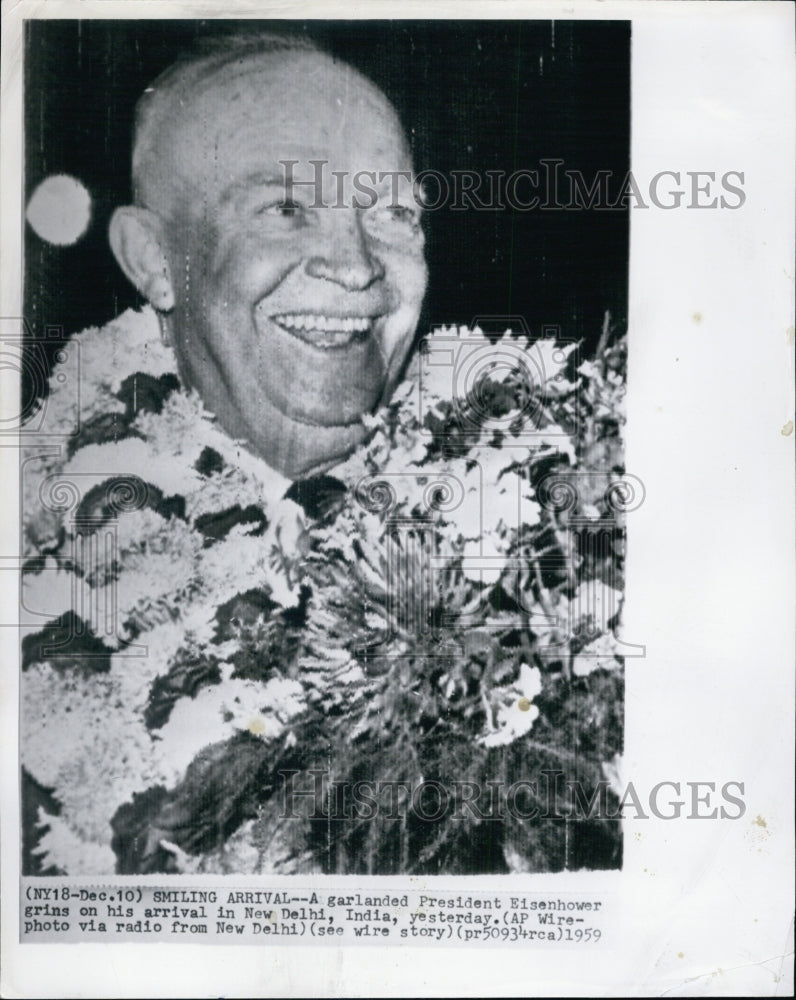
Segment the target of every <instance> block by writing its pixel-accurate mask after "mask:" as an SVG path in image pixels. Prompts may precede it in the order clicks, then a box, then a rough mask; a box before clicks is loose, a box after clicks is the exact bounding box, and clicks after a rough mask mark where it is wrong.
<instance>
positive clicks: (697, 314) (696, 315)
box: [691, 312, 702, 323]
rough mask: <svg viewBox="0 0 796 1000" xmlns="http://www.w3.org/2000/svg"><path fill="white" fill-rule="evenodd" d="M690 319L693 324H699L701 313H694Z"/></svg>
mask: <svg viewBox="0 0 796 1000" xmlns="http://www.w3.org/2000/svg"><path fill="white" fill-rule="evenodd" d="M691 319H692V320H693V321H694V322H695V323H701V322H702V313H701V312H695V313H694V315H693V316H692V317H691Z"/></svg>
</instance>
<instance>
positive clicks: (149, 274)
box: [108, 205, 174, 312]
mask: <svg viewBox="0 0 796 1000" xmlns="http://www.w3.org/2000/svg"><path fill="white" fill-rule="evenodd" d="M161 232H162V224H161V221H160V219H159V218H158V216H157V215H155V213H154V212H150V211H149V209H146V208H139V207H138V206H136V205H126V206H125V207H124V208H117V209H116V211H115V212H114V213H113V216H112V218H111V223H110V228H109V230H108V238H109V240H110V244H111V250H112V251H113V255H114V257H115V258H116V260H117V261H118V263H119V267H121V269H122V270H123V271H124V273H125V274H126V275H127V277H128V278H129V279H130V281H131V282H132V283H133V284H134V285H135V287H136V288H137V289H138V291H139V292H140V293H141V294H142V295H143V296H144V298H145V299H146V300H147V301H148V302H149V303H150V304H151V305H152V306H153V307H154V308H155V309H157V310H158V312H169V311H170V310H171V309H173V308H174V286H173V284H172V281H171V272H170V270H169V265H168V261H167V259H166V254H165V253H164V251H163V239H162V235H161Z"/></svg>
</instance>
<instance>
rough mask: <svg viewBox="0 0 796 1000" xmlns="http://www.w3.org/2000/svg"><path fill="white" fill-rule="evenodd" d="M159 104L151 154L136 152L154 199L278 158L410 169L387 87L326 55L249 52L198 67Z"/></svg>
mask: <svg viewBox="0 0 796 1000" xmlns="http://www.w3.org/2000/svg"><path fill="white" fill-rule="evenodd" d="M153 96H155V95H153ZM163 96H164V98H165V96H166V95H163ZM165 103H166V102H165V101H164V104H165ZM162 111H163V115H162V117H161V120H160V123H159V127H158V128H157V130H156V134H153V133H150V138H151V140H152V142H153V144H152V145H150V154H149V155H148V156H147V154H146V153H145V152H144V150H143V149H141V150H139V152H140V153H143V154H144V156H143V157H142V162H143V160H144V157H145V158H146V159H147V160H148V161H149V163H148V169H146V170H145V175H144V176H142V177H141V180H142V182H143V187H144V188H151V184H149V183H148V182H149V181H151V182H153V183H154V184H155V187H156V188H159V190H160V194H159V195H158V196H157V200H158V201H160V199H161V198H162V197H163V196H164V195H165V193H166V189H167V188H169V189H173V185H174V184H175V183H176V182H179V183H180V184H187V185H188V187H189V188H191V189H193V188H194V187H196V186H197V185H198V186H200V187H201V188H203V189H205V190H207V188H208V187H210V188H225V187H226V186H227V185H228V184H229V183H230V182H231V181H234V180H235V179H238V178H242V177H244V176H247V175H249V174H252V173H254V172H256V171H258V170H263V169H264V168H270V169H273V170H278V169H280V161H284V160H296V161H299V163H300V164H301V165H302V169H303V170H304V171H307V170H310V169H311V166H310V161H311V160H313V159H323V160H327V161H328V165H329V170H334V169H340V170H344V171H351V172H356V171H358V170H376V171H381V170H385V171H386V170H405V169H408V168H410V167H411V156H410V153H409V148H408V145H407V143H406V139H405V136H404V133H403V129H402V128H401V125H400V122H399V120H398V117H397V115H396V113H395V111H394V109H393V107H392V105H391V104H390V103H389V101H388V100H387V98H386V97H385V96H384V94H382V92H381V91H380V90H379V89H378V88H377V87H376V86H375V85H374V84H372V83H371V82H370V81H369V80H367V79H366V78H365V77H363V76H362V75H361V74H359V73H358V72H357V71H356V70H354V69H353V68H352V67H350V66H348V65H346V64H345V63H341V62H338V61H335V60H334V59H332V58H331V57H329V56H327V55H325V54H324V53H319V52H280V53H267V54H262V53H257V54H251V53H250V54H247V55H246V56H244V57H242V58H239V59H236V60H232V61H226V62H224V63H223V64H221V65H218V64H213V63H208V64H206V65H200V66H197V67H195V68H194V71H193V72H192V73H191V74H187V75H186V76H185V77H183V79H182V81H181V82H180V84H179V86H178V87H177V88H176V89H175V90H173V91H172V93H171V94H170V95H169V97H168V99H167V104H166V106H165V107H163V109H162ZM147 145H149V144H147ZM158 147H159V149H158ZM298 173H299V170H297V174H298ZM150 200H152V199H151V198H150Z"/></svg>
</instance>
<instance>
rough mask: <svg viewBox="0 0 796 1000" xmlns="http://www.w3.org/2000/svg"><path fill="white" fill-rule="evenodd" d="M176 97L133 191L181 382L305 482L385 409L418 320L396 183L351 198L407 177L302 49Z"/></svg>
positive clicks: (397, 131) (392, 125)
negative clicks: (139, 194) (151, 216)
mask: <svg viewBox="0 0 796 1000" xmlns="http://www.w3.org/2000/svg"><path fill="white" fill-rule="evenodd" d="M186 98H187V99H183V100H180V101H172V102H171V103H172V105H173V107H172V108H171V110H170V112H169V114H168V115H166V116H165V117H164V118H163V120H162V121H161V125H160V133H161V134H162V135H168V141H167V143H165V144H163V143H160V144H159V148H158V153H159V154H160V155H159V156H158V158H157V159H156V160H155V159H153V160H152V162H151V163H150V164H149V165H148V167H147V184H146V187H147V188H148V190H149V193H148V194H147V193H146V192H145V193H144V200H145V204H148V207H149V208H151V209H153V210H155V211H156V212H157V214H158V215H159V216H160V217H161V219H162V220H163V224H164V225H163V231H164V234H165V235H164V242H165V247H164V252H165V255H166V259H167V262H168V268H169V272H170V276H171V283H172V285H173V289H174V308H173V310H172V311H171V313H170V320H169V322H170V325H171V330H172V337H173V340H174V347H175V350H176V353H177V358H178V362H179V366H180V373H181V376H182V378H183V381H184V382H185V383H186V384H187V385H188V386H190V387H193V388H196V389H197V390H198V391H199V393H200V395H201V396H202V399H203V401H204V404H205V406H206V407H207V409H208V410H209V411H211V412H212V413H214V414H215V415H216V417H217V419H218V420H219V422H220V424H221V425H222V426H223V427H224V429H225V430H226V431H227V432H228V433H229V434H231V435H232V436H234V437H236V438H240V439H242V440H245V441H246V442H247V444H248V446H249V447H250V448H251V449H252V450H253V451H254V452H256V453H257V454H259V455H260V456H261V457H262V458H263V459H265V461H266V462H268V463H269V464H270V465H271V466H272V467H274V468H275V469H277V470H279V471H280V472H283V473H284V474H285V475H287V476H289V477H291V478H300V477H302V476H306V475H308V474H311V473H313V472H319V471H322V470H323V469H324V468H329V467H330V466H331V465H333V464H335V462H336V461H338V460H340V459H342V458H344V457H345V456H346V455H347V454H349V453H350V452H351V451H352V450H353V448H355V447H356V445H357V444H358V443H359V442H360V441H361V440H362V438H363V436H364V428H363V425H362V422H361V419H360V418H361V416H362V414H364V413H368V412H370V411H372V410H373V409H374V408H375V407H376V406H378V405H379V403H381V402H383V401H385V400H386V399H387V398H388V397H389V395H390V393H391V392H392V389H393V388H394V386H395V382H396V380H397V378H398V375H399V373H400V369H401V367H402V365H403V362H404V360H405V359H406V356H407V353H408V351H409V350H410V348H411V345H412V340H413V336H414V332H415V328H416V325H417V321H418V316H419V313H420V307H421V303H422V299H423V294H424V291H425V285H426V267H425V262H424V257H423V235H422V230H421V227H420V220H419V215H418V209H417V206H416V205H415V203H414V201H413V199H412V197H411V189H410V185H407V184H404V185H402V188H401V190H402V189H406V190H407V191H408V198H407V197H404V198H401V197H400V196H399V197H398V198H396V199H393V197H392V192H391V189H390V182H389V179H387V180H386V181H385V183H386V188H385V190H384V192H383V196H381V197H380V198H379V200H378V201H377V202H376V204H374V205H372V206H370V202H371V201H372V200H374V199H372V198H370V197H366V196H362V195H361V194H359V196H357V191H356V190H355V189H354V187H353V181H354V178H355V177H356V175H357V174H358V173H359V172H361V171H368V172H370V173H369V175H368V177H367V179H366V181H365V183H366V184H367V185H368V186H371V185H372V186H373V187H378V184H376V183H373V182H374V178H373V176H372V174H373V173H374V172H375V173H376V174H378V173H380V172H382V173H384V172H388V171H409V170H411V160H410V155H409V151H408V148H407V145H406V142H405V139H404V136H403V133H402V130H401V128H400V125H399V123H398V120H397V118H396V116H395V113H394V111H393V109H392V108H391V106H390V105H389V104H388V103H387V101H386V99H385V98H384V96H383V95H382V94H381V93H380V92H379V91H378V90H377V89H376V88H375V87H374V86H373V85H372V84H370V83H369V82H368V81H366V80H365V79H364V78H362V77H361V76H359V74H357V73H356V72H355V71H354V70H352V69H351V68H350V67H346V66H344V65H342V64H340V63H336V62H335V61H333V60H332V59H331V58H329V57H327V56H325V55H321V54H319V53H313V52H311V53H305V52H300V53H295V52H292V53H283V54H277V55H274V54H269V55H267V56H263V55H249V56H247V57H244V58H242V59H240V60H238V61H236V62H234V63H228V64H227V65H225V66H223V67H221V68H217V69H214V70H212V71H210V70H208V72H207V73H206V74H205V76H204V78H200V80H199V81H198V82H194V83H193V84H192V89H191V91H190V96H189V97H188V95H187V94H186ZM282 161H293V163H292V165H289V166H285V165H284V163H283V162H282ZM312 161H322V165H321V166H320V167H319V166H318V165H317V164H313V163H312ZM291 176H292V179H293V184H292V185H291V184H290V183H289V181H290V178H291ZM316 180H317V181H319V182H320V183H318V184H315V183H309V184H302V183H297V182H301V181H309V182H314V181H316ZM286 181H287V183H286ZM153 192H156V193H153ZM357 197H358V199H359V206H361V207H358V206H357V204H355V200H356V199H357ZM321 202H322V204H321ZM364 206H370V207H364Z"/></svg>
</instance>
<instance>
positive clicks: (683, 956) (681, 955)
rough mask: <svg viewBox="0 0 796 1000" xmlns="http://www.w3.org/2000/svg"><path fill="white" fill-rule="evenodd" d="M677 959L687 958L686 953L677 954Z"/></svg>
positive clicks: (679, 952)
mask: <svg viewBox="0 0 796 1000" xmlns="http://www.w3.org/2000/svg"><path fill="white" fill-rule="evenodd" d="M677 957H678V958H685V952H684V951H678V952H677Z"/></svg>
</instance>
